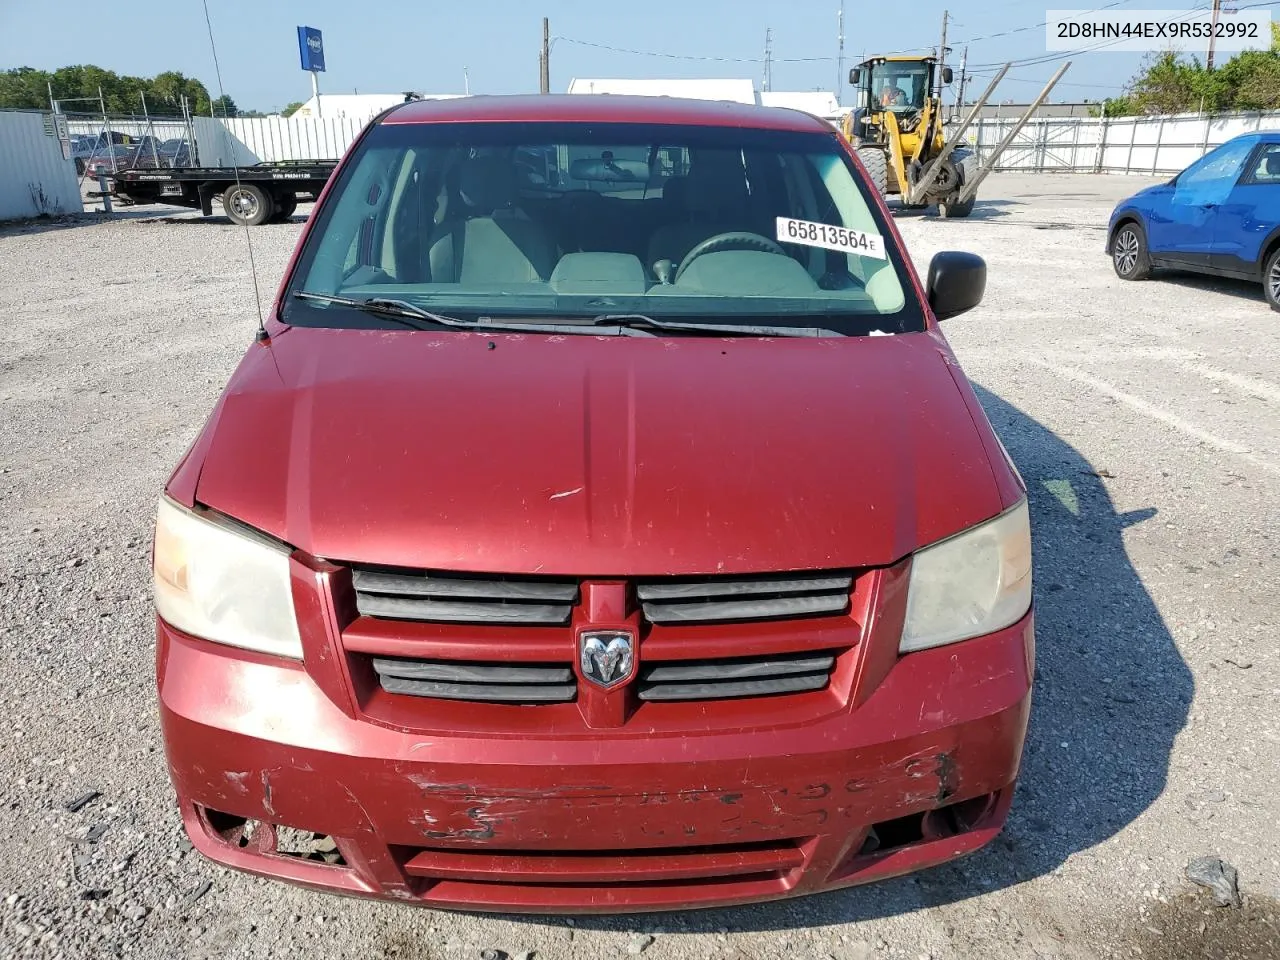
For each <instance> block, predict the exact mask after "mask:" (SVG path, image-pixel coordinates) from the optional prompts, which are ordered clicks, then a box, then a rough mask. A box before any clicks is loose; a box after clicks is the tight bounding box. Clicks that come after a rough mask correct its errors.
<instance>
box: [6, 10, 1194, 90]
mask: <svg viewBox="0 0 1280 960" xmlns="http://www.w3.org/2000/svg"><path fill="white" fill-rule="evenodd" d="M208 4H209V13H210V17H211V19H212V21H213V30H214V39H215V41H216V45H217V51H218V57H219V60H220V62H221V67H222V80H223V85H224V88H225V92H226V93H228V94H230V96H231V97H232V98H233V99H234V100H235V102H236V103H237V104H238V105H239V106H240V107H242V108H246V109H257V110H273V109H277V108H279V107H281V106H283V105H284V104H286V103H288V102H289V101H291V100H305V99H307V98H308V97H309V96H310V95H311V86H310V78H309V77H308V76H307V75H306V74H305V73H303V72H302V71H301V70H300V68H299V64H298V51H297V33H296V27H297V25H298V24H307V25H310V26H314V27H317V28H319V29H320V30H322V31H323V33H324V39H325V56H326V60H327V67H328V72H327V73H324V74H321V76H320V85H321V86H320V89H321V92H329V93H350V92H352V91H353V90H358V91H359V92H361V93H395V92H402V91H406V90H415V91H418V92H422V93H461V92H462V90H463V71H464V69H465V70H467V71H468V72H469V75H470V84H471V91H472V92H473V93H515V92H536V91H537V88H538V48H539V45H540V43H541V32H542V17H543V16H547V17H550V19H551V33H552V36H553V38H554V45H553V50H552V57H551V86H552V91H553V92H564V91H565V90H566V89H567V88H568V85H569V81H570V80H571V79H572V78H574V77H575V76H576V77H751V78H754V79H756V80H757V82H758V81H759V79H760V77H761V75H762V73H763V63H762V62H761V61H762V58H763V53H764V46H765V31H766V29H769V28H771V29H772V33H773V44H772V49H773V57H774V64H773V84H772V88H773V89H774V90H812V89H815V88H817V87H822V88H825V89H832V88H833V87H834V86H835V82H836V78H837V68H836V54H837V43H836V22H837V11H838V10H839V9H840V2H839V0H736V2H732V3H729V2H711V0H675V2H667V3H662V2H658V3H655V2H633V3H625V2H623V3H620V2H617V0H612V2H599V0H597V2H582V0H541V2H540V3H529V2H524V0H447V2H440V0H416V2H409V0H307V2H305V3H301V2H293V0H208ZM1103 6H1108V7H1118V8H1119V9H1132V10H1138V9H1142V8H1156V9H1191V8H1193V7H1197V6H1198V7H1205V6H1207V3H1206V2H1203V0H1201V2H1196V0H1152V2H1148V0H1119V2H1118V3H1117V2H1116V0H1075V2H1072V0H1056V2H1055V0H1048V2H1046V0H1035V2H1028V0H989V2H982V0H922V2H901V0H878V2H871V0H845V3H844V7H845V36H846V41H845V54H846V68H847V67H848V66H850V65H851V64H852V62H853V61H855V60H857V59H858V57H859V56H860V55H862V54H863V53H887V52H893V51H895V50H899V51H902V50H907V49H909V48H924V47H932V46H934V45H936V44H937V43H938V39H939V33H940V31H941V26H942V12H943V9H944V8H946V9H948V10H949V11H950V15H951V17H952V21H951V24H950V27H949V31H948V45H949V46H951V47H952V48H953V53H952V54H951V56H950V59H949V62H951V63H953V64H955V65H956V66H958V64H959V57H960V52H961V50H962V48H963V47H964V45H965V43H966V41H968V42H969V59H968V62H969V64H970V65H976V66H977V67H978V68H979V69H980V70H986V71H987V72H988V73H990V72H993V71H992V70H990V69H989V65H991V64H995V63H1001V62H1003V61H1005V60H1008V59H1024V58H1030V57H1036V56H1044V55H1045V32H1044V27H1043V26H1038V25H1039V24H1041V23H1042V21H1043V20H1044V19H1045V10H1046V8H1047V7H1052V8H1055V9H1060V8H1065V9H1073V8H1074V9H1090V8H1098V7H1103ZM1019 28H1021V29H1019ZM1010 31H1016V32H1010ZM1000 33H1006V34H1007V35H1006V36H1002V37H993V36H991V35H992V34H1000ZM984 38H986V39H984ZM588 44H603V45H605V46H609V47H615V48H619V49H620V50H628V51H642V52H641V53H636V52H628V53H624V52H619V51H618V50H608V49H604V48H603V47H601V46H590V45H588ZM653 54H667V55H671V56H655V55H653ZM696 58H723V59H722V60H713V59H696ZM813 58H816V59H813ZM1140 60H1141V55H1140V54H1136V53H1115V52H1109V51H1098V52H1094V53H1089V54H1085V55H1083V56H1078V57H1075V58H1073V65H1072V67H1071V69H1070V70H1069V71H1068V72H1067V75H1066V76H1065V77H1064V78H1063V82H1062V84H1060V85H1059V87H1058V89H1057V90H1056V91H1055V92H1054V95H1053V99H1055V100H1082V99H1092V100H1096V99H1100V98H1102V97H1105V96H1108V95H1110V94H1113V93H1116V92H1118V90H1119V88H1120V87H1121V86H1122V85H1123V84H1124V82H1125V81H1126V80H1128V79H1129V78H1130V77H1131V76H1132V75H1133V73H1134V72H1135V70H1136V68H1137V67H1138V64H1139V62H1140ZM75 63H94V64H97V65H99V66H102V67H106V68H108V69H112V70H115V71H117V72H120V73H129V74H134V75H144V76H149V75H153V74H155V73H158V72H160V71H163V70H180V71H182V72H183V73H186V74H188V75H192V76H195V77H198V78H199V79H201V80H202V81H204V83H205V85H206V86H207V87H208V88H209V90H210V91H211V92H212V93H213V94H214V95H217V93H218V87H217V80H216V77H215V74H214V69H213V59H212V56H211V54H210V48H209V39H208V34H207V31H206V27H205V20H204V11H203V8H202V6H201V2H200V0H163V2H162V0H110V2H103V0H92V2H90V0H0V68H7V67H13V66H32V67H39V68H43V69H52V68H56V67H59V66H65V65H67V64H75ZM1056 66H1057V63H1049V64H1038V65H1030V66H1024V67H1017V68H1015V69H1014V70H1013V71H1011V72H1010V74H1009V77H1008V78H1006V80H1005V82H1004V83H1003V84H1002V85H1001V88H1000V90H999V92H998V98H999V99H1001V100H1005V101H1009V100H1013V101H1024V102H1025V101H1026V100H1029V99H1030V98H1031V97H1033V96H1034V95H1035V94H1036V93H1037V92H1038V90H1039V87H1040V85H1041V84H1042V83H1043V81H1044V80H1045V79H1047V78H1048V76H1049V75H1050V74H1052V72H1053V70H1054V69H1055V68H1056ZM984 85H985V84H984V83H982V82H979V83H978V84H977V85H976V86H973V87H970V90H972V92H973V93H974V94H975V95H976V94H977V93H979V92H981V89H982V86H984ZM844 96H845V101H846V102H848V101H849V99H850V98H849V95H848V90H847V89H846V90H845V91H844Z"/></svg>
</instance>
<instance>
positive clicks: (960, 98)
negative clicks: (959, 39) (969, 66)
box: [956, 43, 969, 115]
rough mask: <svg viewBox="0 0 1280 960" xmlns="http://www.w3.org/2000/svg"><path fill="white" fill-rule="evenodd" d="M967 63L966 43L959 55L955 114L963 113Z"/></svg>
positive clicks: (967, 47) (967, 51)
mask: <svg viewBox="0 0 1280 960" xmlns="http://www.w3.org/2000/svg"><path fill="white" fill-rule="evenodd" d="M968 61H969V45H968V44H967V43H966V44H965V47H964V52H963V53H961V54H960V90H959V91H958V92H957V94H956V104H957V106H956V114H957V115H959V114H962V113H964V83H965V73H964V67H965V64H966V63H967V62H968Z"/></svg>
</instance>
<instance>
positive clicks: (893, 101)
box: [871, 61, 929, 113]
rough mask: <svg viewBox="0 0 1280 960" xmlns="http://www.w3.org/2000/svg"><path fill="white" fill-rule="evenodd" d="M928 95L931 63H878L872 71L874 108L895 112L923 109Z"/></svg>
mask: <svg viewBox="0 0 1280 960" xmlns="http://www.w3.org/2000/svg"><path fill="white" fill-rule="evenodd" d="M928 96H929V64H927V63H893V62H892V61H891V62H888V63H879V64H876V65H875V66H874V67H872V68H871V97H872V103H873V105H874V106H877V107H882V108H886V109H889V110H892V111H893V112H894V113H901V112H910V111H914V110H920V109H921V108H922V107H923V106H924V101H925V98H926V97H928Z"/></svg>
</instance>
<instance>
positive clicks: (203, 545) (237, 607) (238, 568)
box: [153, 498, 302, 660]
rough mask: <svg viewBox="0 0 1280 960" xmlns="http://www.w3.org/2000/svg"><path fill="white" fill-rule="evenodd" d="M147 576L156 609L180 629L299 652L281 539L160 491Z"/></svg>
mask: <svg viewBox="0 0 1280 960" xmlns="http://www.w3.org/2000/svg"><path fill="white" fill-rule="evenodd" d="M153 575H154V576H153V579H154V584H155V597H156V612H157V613H159V614H160V616H161V617H162V618H163V619H164V620H166V621H167V622H169V623H171V624H172V625H173V626H174V627H176V628H177V629H179V630H181V631H183V632H184V633H189V634H191V636H193V637H200V638H202V639H204V640H212V641H214V642H215V643H226V644H230V645H231V646H234V647H243V648H244V649H246V650H257V651H259V652H261V653H270V654H275V655H276V656H280V657H294V658H297V659H299V660H300V659H302V640H301V638H300V637H299V636H298V620H297V617H296V616H295V615H294V612H293V593H292V590H291V588H290V585H289V549H288V548H287V547H285V546H284V545H282V544H280V543H277V542H275V541H274V540H271V539H269V538H267V537H265V536H262V535H259V534H255V533H254V532H253V531H251V530H247V529H245V528H243V527H240V526H238V525H236V524H233V523H231V522H229V521H227V520H222V519H219V518H218V517H216V516H213V515H210V514H198V513H193V512H191V511H190V510H185V509H183V508H182V507H180V506H178V505H177V504H175V503H174V502H173V501H171V500H169V499H168V498H162V499H161V501H160V509H159V511H158V513H157V515H156V540H155V559H154V566H153Z"/></svg>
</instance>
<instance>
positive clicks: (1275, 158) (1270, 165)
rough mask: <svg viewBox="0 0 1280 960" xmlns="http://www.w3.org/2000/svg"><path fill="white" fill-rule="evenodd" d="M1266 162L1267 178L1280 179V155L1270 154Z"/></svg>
mask: <svg viewBox="0 0 1280 960" xmlns="http://www.w3.org/2000/svg"><path fill="white" fill-rule="evenodd" d="M1264 162H1265V163H1266V168H1267V176H1269V177H1280V153H1268V154H1267V159H1266V160H1265V161H1264Z"/></svg>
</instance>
